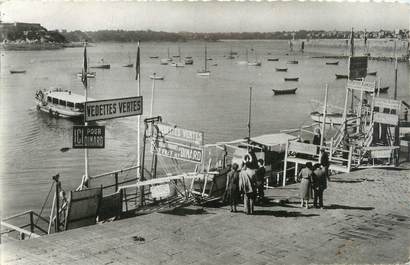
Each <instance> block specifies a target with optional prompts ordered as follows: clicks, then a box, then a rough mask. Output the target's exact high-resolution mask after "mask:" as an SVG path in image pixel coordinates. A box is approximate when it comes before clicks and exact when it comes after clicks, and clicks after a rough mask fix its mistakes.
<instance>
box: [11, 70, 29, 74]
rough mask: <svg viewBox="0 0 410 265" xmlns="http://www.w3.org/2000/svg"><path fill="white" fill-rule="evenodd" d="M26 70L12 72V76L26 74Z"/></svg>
mask: <svg viewBox="0 0 410 265" xmlns="http://www.w3.org/2000/svg"><path fill="white" fill-rule="evenodd" d="M25 73H26V70H10V74H25Z"/></svg>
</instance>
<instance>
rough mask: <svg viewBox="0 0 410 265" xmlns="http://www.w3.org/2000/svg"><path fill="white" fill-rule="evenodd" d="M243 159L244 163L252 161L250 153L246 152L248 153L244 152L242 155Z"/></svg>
mask: <svg viewBox="0 0 410 265" xmlns="http://www.w3.org/2000/svg"><path fill="white" fill-rule="evenodd" d="M243 161H244V162H245V163H246V162H249V163H252V155H251V154H250V153H249V152H248V153H246V154H245V155H244V156H243Z"/></svg>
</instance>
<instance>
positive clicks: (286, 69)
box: [275, 68, 288, 72]
mask: <svg viewBox="0 0 410 265" xmlns="http://www.w3.org/2000/svg"><path fill="white" fill-rule="evenodd" d="M275 69H276V72H287V71H288V68H275Z"/></svg>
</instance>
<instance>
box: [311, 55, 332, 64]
mask: <svg viewBox="0 0 410 265" xmlns="http://www.w3.org/2000/svg"><path fill="white" fill-rule="evenodd" d="M312 58H313V57H312ZM338 64H339V61H336V62H326V65H338Z"/></svg>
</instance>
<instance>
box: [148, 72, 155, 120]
mask: <svg viewBox="0 0 410 265" xmlns="http://www.w3.org/2000/svg"><path fill="white" fill-rule="evenodd" d="M155 76H156V73H154V74H153V78H152V88H151V110H150V114H149V116H150V117H152V113H153V112H152V111H153V108H154V89H155Z"/></svg>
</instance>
